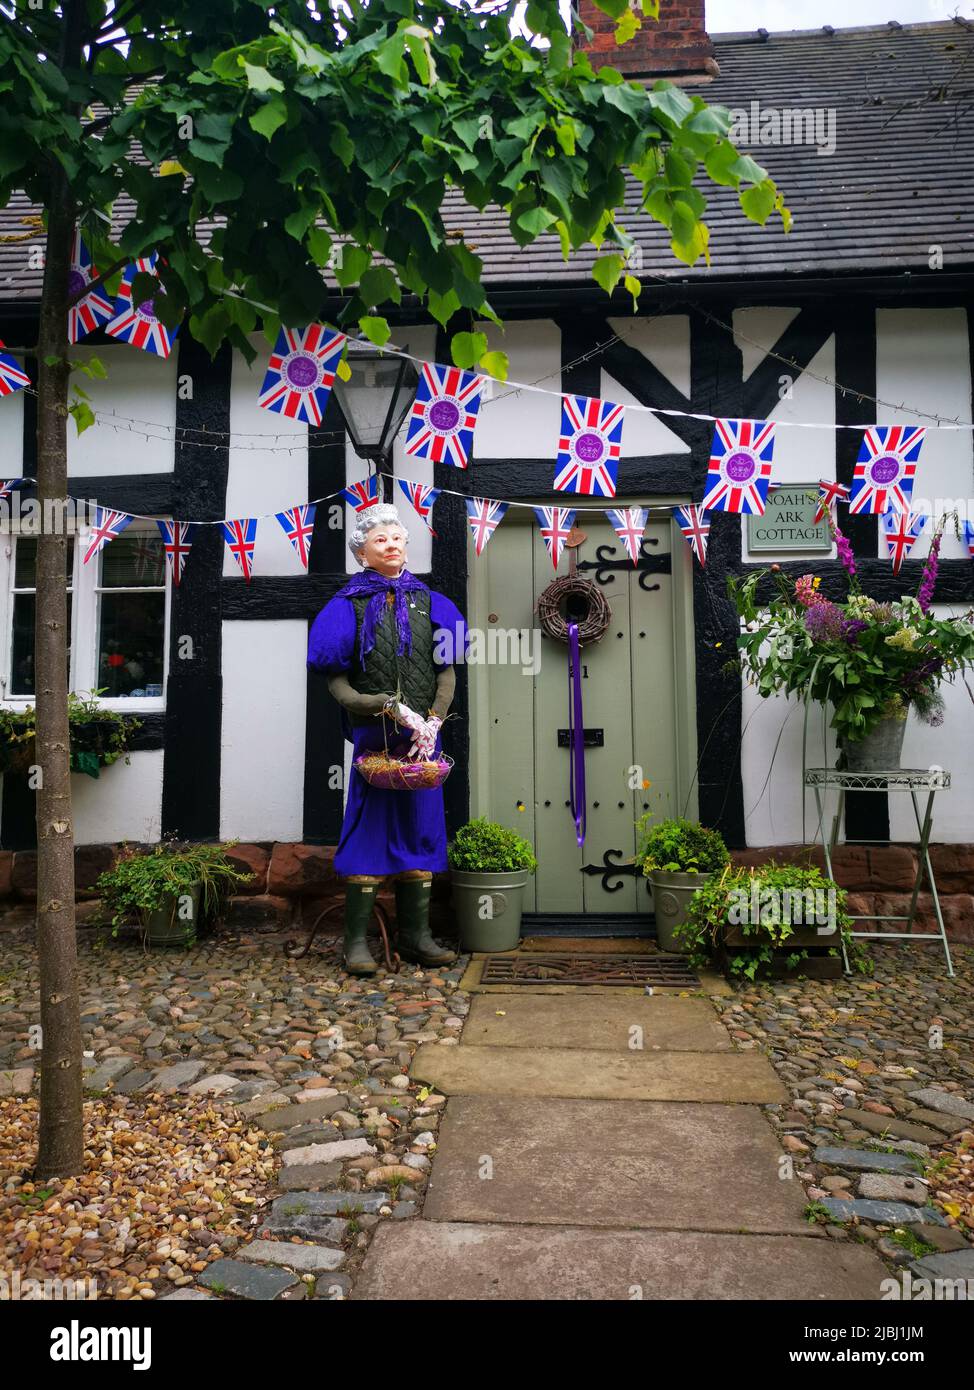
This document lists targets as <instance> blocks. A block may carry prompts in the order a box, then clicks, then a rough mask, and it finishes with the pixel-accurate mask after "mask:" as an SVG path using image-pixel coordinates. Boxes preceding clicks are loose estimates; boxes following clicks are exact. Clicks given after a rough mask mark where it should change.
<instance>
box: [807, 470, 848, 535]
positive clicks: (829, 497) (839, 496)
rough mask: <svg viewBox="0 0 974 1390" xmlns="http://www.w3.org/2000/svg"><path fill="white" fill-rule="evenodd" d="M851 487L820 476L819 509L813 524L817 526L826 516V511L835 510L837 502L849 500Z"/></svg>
mask: <svg viewBox="0 0 974 1390" xmlns="http://www.w3.org/2000/svg"><path fill="white" fill-rule="evenodd" d="M848 500H849V489H848V488H847V487H843V486H842V484H841V483H832V482H829V481H828V479H826V478H820V479H819V484H818V510H817V511H816V513H815V517H814V519H813V521H812V525H813V526H817V525H818V523H819V522H820V521H823V520H824V518H825V513H826V512H834V511H835V504H836V502H848Z"/></svg>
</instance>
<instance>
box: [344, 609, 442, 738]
mask: <svg viewBox="0 0 974 1390" xmlns="http://www.w3.org/2000/svg"><path fill="white" fill-rule="evenodd" d="M371 597H372V595H371V594H369V593H362V594H356V595H354V596H353V597H352V599H351V603H352V606H353V607H354V609H355V645H354V647H353V649H352V652H353V655H352V664H351V666H350V667H349V669H348V683H349V685H350V686H351V687H352V688H353V690H357V691H358V692H359V694H360V695H379V694H381V693H382V692H383V691H388V692H389V694H393V693H394V692H395V691H396V690H398V691H399V692H400V699H401V700H402V702H403V704H404V705H408V706H409V708H410V709H412V710H415V711H416V713H417V714H418V715H420V716H421V717H422V718H423V719H425V718H426V715H427V713H428V712H429V708H430V706H431V705H432V703H433V701H434V699H435V698H436V667H435V666H434V664H433V624H432V621H431V618H430V595H429V590H428V589H417V590H413V591H411V592H410V593H408V594H407V596H406V612H407V613H408V614H409V627H410V631H411V633H412V649H411V651H408V652H403V653H402V655H400V653H399V634H398V632H397V630H396V615H395V610H394V608H393V606H392V604H390V603H389V601H388V600H389V599H391V598H392V594H391V593H390V594H389V595H388V598H387V600H386V604H385V606H384V608H383V610H382V617H381V618H380V620H379V622H378V623H377V624H376V629H375V646H374V647H373V648H372V650H371V651H369V652H366V654H365V664H364V666H363V665H362V664H360V662H359V659H358V650H359V641H360V639H361V635H362V622H363V619H364V617H365V607H366V604H367V603H368V602H369V600H370V599H371ZM349 720H350V722H351V724H352V727H353V728H357V727H359V726H360V725H362V724H374V723H375V715H373V714H366V715H354V714H350V715H349Z"/></svg>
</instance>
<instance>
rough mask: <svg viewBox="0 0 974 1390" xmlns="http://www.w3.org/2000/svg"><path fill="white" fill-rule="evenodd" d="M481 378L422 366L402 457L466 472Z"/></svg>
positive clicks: (432, 364) (429, 364)
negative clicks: (430, 460)
mask: <svg viewBox="0 0 974 1390" xmlns="http://www.w3.org/2000/svg"><path fill="white" fill-rule="evenodd" d="M483 389H484V378H483V377H482V376H478V375H477V373H476V372H463V371H461V370H460V368H459V367H441V366H439V365H438V364H437V363H436V362H424V363H423V370H422V372H421V374H420V378H419V386H418V387H417V388H416V399H415V401H414V402H413V408H412V412H411V415H410V418H409V430H408V432H407V434H406V453H407V454H412V455H413V456H414V457H415V458H418V459H432V460H433V462H434V463H449V464H452V465H453V467H454V468H466V466H467V460H468V459H469V457H470V454H471V451H472V449H473V432H474V426H475V425H476V423H477V413H478V411H479V410H480V393H481V391H483Z"/></svg>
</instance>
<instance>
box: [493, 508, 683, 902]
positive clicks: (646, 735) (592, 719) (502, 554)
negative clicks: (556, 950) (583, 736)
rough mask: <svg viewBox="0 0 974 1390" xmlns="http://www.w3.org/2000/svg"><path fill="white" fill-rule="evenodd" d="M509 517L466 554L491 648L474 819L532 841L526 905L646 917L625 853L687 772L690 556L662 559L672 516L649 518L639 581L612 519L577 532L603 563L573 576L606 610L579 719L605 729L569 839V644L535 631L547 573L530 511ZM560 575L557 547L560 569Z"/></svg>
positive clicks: (642, 884) (588, 763)
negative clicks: (580, 834) (565, 740)
mask: <svg viewBox="0 0 974 1390" xmlns="http://www.w3.org/2000/svg"><path fill="white" fill-rule="evenodd" d="M513 511H514V509H513V508H511V511H509V512H508V515H507V516H506V517H505V519H504V523H503V524H502V525H501V526H499V527H498V528H497V530H496V531H495V533H494V535H493V537H492V539H491V541H490V543H489V544H488V546H487V548H486V550H485V552H484V554H483V556H482V557H481V558H480V559H479V560H478V559H476V558H471V562H470V563H471V573H472V574H473V575H475V577H476V582H475V585H474V586H473V601H472V603H471V613H470V621H471V623H476V624H477V625H478V626H479V627H480V629H481V631H482V632H484V633H485V635H486V638H485V640H486V650H487V661H486V665H485V666H480V667H478V671H479V675H478V676H477V677H476V678H475V679H474V680H472V682H471V691H472V698H471V705H472V718H473V726H472V729H471V735H472V737H471V758H472V762H473V764H474V765H473V767H472V770H471V771H472V776H471V791H472V803H471V814H472V815H478V814H483V815H487V816H488V817H489V818H490V819H491V820H496V821H499V822H500V823H501V824H503V825H507V826H510V827H512V828H513V829H516V830H517V831H518V832H519V833H520V834H522V835H524V836H525V838H526V839H528V840H530V841H531V842H532V844H534V846H535V850H536V853H537V856H538V861H539V864H538V871H537V874H536V875H534V876H533V877H532V879H531V882H530V889H529V893H528V896H527V897H526V899H525V910H526V911H529V912H539V913H556V914H557V913H583V912H584V913H586V914H589V913H591V914H596V915H606V914H608V915H622V914H626V915H630V914H643V913H647V914H648V913H650V912H651V911H652V900H651V898H650V895H649V892H648V886H647V881H646V879H645V878H644V877H643V876H642V874H641V873H640V874H638V875H634V874H633V873H632V866H631V865H628V864H627V863H626V861H627V860H629V859H630V858H631V857H632V856H633V854H634V853H635V848H636V840H637V833H636V829H635V821H636V819H637V817H638V816H639V815H640V814H641V813H642V811H643V809H644V808H645V807H647V806H648V807H651V808H652V809H653V810H654V811H655V812H656V814H657V815H672V814H679V813H680V812H682V810H683V801H684V799H685V797H686V792H687V790H688V789H689V783H690V779H691V776H692V768H690V769H689V771H688V762H689V759H690V757H691V754H692V750H691V748H690V743H689V742H688V737H687V735H688V732H689V731H688V721H687V718H686V710H685V709H683V708H682V705H684V704H685V703H686V694H687V691H688V671H687V667H686V662H685V659H684V653H685V652H686V651H692V642H691V641H688V640H687V637H688V634H687V633H686V631H685V630H684V629H685V626H686V620H685V616H684V615H685V612H686V610H687V604H686V602H685V598H686V594H685V592H684V590H686V587H687V586H686V582H685V580H686V573H687V572H686V571H684V569H683V568H682V567H683V565H684V562H685V560H686V556H685V555H684V554H683V552H682V551H678V552H677V554H676V555H675V556H671V524H670V522H669V519H668V518H666V519H651V520H650V522H649V524H648V526H647V528H646V532H645V537H646V539H645V542H644V552H645V554H646V555H647V556H649V557H651V560H650V563H651V565H652V566H653V569H652V570H651V571H650V572H648V573H642V575H641V574H640V572H639V571H636V570H634V569H633V566H632V564H631V562H630V561H629V559H628V555H627V553H626V550H625V547H624V546H623V544H622V542H621V541H620V540H619V538H618V536H617V535H616V533H615V531H614V530H613V529H612V526H611V525H610V523H609V521H608V518H606V517H605V516H603V515H601V514H598V513H590V514H588V515H585V514H583V515H582V516H581V518H580V521H579V524H580V526H581V529H582V530H583V531H584V532H585V534H586V536H587V539H586V541H585V542H584V543H583V544H582V546H581V547H580V548H579V549H578V551H577V554H578V561H579V565H580V566H584V565H585V563H586V562H597V563H601V562H603V561H607V562H608V566H607V567H606V568H603V569H598V568H592V569H587V568H580V569H579V571H578V573H579V575H580V577H582V578H585V579H589V580H591V581H593V582H594V583H596V584H598V585H599V588H600V590H601V592H602V593H603V594H604V596H605V598H606V599H607V601H608V603H609V606H610V608H611V610H612V617H611V622H610V624H609V629H608V631H607V633H606V635H605V636H604V637H603V638H602V640H601V641H600V642H597V643H592V644H589V645H587V646H585V647H584V648H583V650H582V654H581V665H582V699H583V708H584V726H585V728H586V729H589V730H595V729H601V730H602V746H601V747H587V748H586V750H585V777H586V793H587V812H588V814H587V827H586V834H585V841H584V844H583V845H582V846H579V845H578V843H577V838H576V830H575V822H574V819H573V817H572V814H571V811H570V809H569V807H568V806H567V805H566V802H567V801H568V799H569V757H570V753H569V749H568V748H566V747H561V746H559V739H558V732H559V730H567V728H568V726H569V682H568V667H569V657H568V650H569V649H568V646H567V644H563V643H561V642H558V641H555V640H552V639H551V638H549V637H547V636H543V635H542V634H541V630H540V628H539V627H538V625H537V614H536V612H535V604H536V603H537V599H538V596H539V595H540V594H541V593H542V591H543V590H544V589H545V588H546V587H547V586H548V585H549V584H550V583H551V582H552V580H553V579H554V578H555V577H556V574H555V571H554V570H553V568H552V564H551V559H550V557H549V555H548V553H547V551H546V549H545V545H544V541H543V540H542V537H541V533H540V531H539V529H538V527H537V525H536V524H535V518H534V515H533V513H532V512H531V511H529V510H528V509H527V508H525V509H523V510H522V509H521V508H518V509H517V512H518V514H517V515H516V516H514V517H512V515H511V512H513ZM597 552H598V553H597ZM623 562H624V563H623ZM612 565H618V568H612V567H610V566H612ZM476 566H484V569H483V570H482V571H477V570H476V569H475V567H476ZM657 566H658V569H657V568H656V567H657ZM671 566H672V568H673V569H675V570H676V573H675V574H674V573H671V572H670V569H671ZM568 572H569V556H568V551H567V550H566V551H564V552H563V554H562V558H561V561H560V563H559V566H558V571H557V577H561V576H563V575H567V574H568ZM640 578H642V581H643V582H642V584H640ZM562 611H563V613H564V612H565V609H564V608H563V609H562ZM569 616H570V615H569ZM491 633H493V634H494V638H495V641H494V650H493V655H491V654H490V642H491V638H490V634H491ZM515 634H523V636H521V637H520V638H519V639H516V638H515ZM539 648H540V662H539V661H538V655H537V653H538V650H539ZM532 664H533V667H534V670H533V669H532ZM535 671H536V674H535ZM689 681H690V682H691V683H692V674H691V675H690V676H689ZM647 783H648V785H645V784H647ZM690 813H691V814H693V807H692V805H691V808H690ZM614 866H618V867H619V869H620V870H621V872H613V871H612V870H613V867H614Z"/></svg>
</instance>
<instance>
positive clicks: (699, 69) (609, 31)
mask: <svg viewBox="0 0 974 1390" xmlns="http://www.w3.org/2000/svg"><path fill="white" fill-rule="evenodd" d="M573 3H574V5H575V7H576V8H577V10H578V13H579V15H580V17H581V19H582V20H583V22H584V23H585V24H587V25H588V27H589V28H590V29H592V30H594V34H593V38H592V41H591V43H585V42H584V41H582V40H581V37H580V36H579V35H576V36H575V43H576V46H577V47H578V48H580V49H581V50H582V51H583V52H584V53H587V54H588V57H589V61H590V62H591V64H592V66H593V67H594V68H599V67H603V66H605V65H606V64H608V65H609V66H611V67H614V68H618V69H619V71H620V72H621V73H622V74H623V76H625V77H627V78H629V79H630V80H632V81H637V82H642V81H645V82H655V81H656V80H657V79H658V78H660V77H665V78H667V79H668V80H669V81H671V82H677V83H679V84H681V85H690V84H693V83H698V82H709V81H711V80H712V79H713V78H714V77H716V76H717V74H718V72H719V71H720V70H719V68H718V67H717V60H716V57H715V56H714V46H713V44H712V43H711V42H710V37H709V35H708V34H707V26H706V18H705V13H704V8H705V0H660V6H659V10H660V15H659V20H658V21H654V20H651V19H646V18H645V17H643V22H642V28H641V29H640V30H639V32H638V33H637V34H635V35H634V36H633V37H632V38H631V39H630V40H629V42H628V43H624V44H621V45H620V44H617V43H616V41H615V27H616V24H615V20H614V19H610V17H609V16H608V15H607V14H603V12H602V11H601V10H600V9H598V8H597V7H596V6H595V5H594V4H593V0H573ZM631 3H634V8H635V10H636V13H637V14H638V15H642V10H641V8H640V6H639V3H638V0H631Z"/></svg>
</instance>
